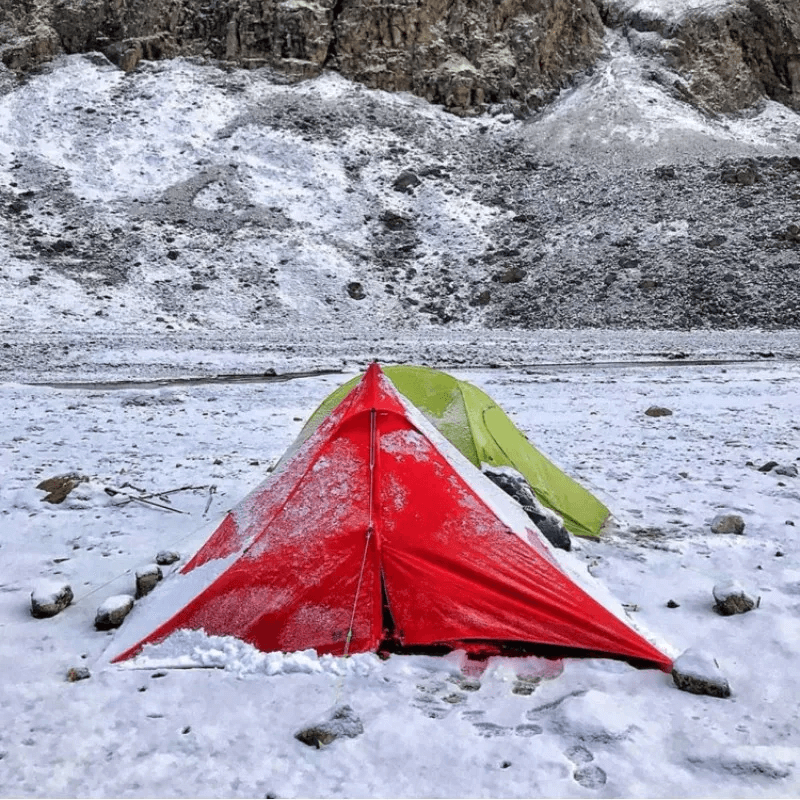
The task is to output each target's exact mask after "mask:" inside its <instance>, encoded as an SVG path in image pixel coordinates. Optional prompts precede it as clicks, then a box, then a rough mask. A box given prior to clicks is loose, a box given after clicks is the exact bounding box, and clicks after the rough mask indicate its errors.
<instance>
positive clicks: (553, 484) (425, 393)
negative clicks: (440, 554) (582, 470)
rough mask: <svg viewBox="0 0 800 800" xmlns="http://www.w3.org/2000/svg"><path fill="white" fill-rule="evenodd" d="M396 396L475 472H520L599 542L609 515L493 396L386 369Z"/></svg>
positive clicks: (324, 410) (329, 404) (426, 374)
mask: <svg viewBox="0 0 800 800" xmlns="http://www.w3.org/2000/svg"><path fill="white" fill-rule="evenodd" d="M383 371H384V373H385V374H386V376H387V377H388V378H389V379H390V380H391V381H392V383H393V384H394V385H395V387H396V388H397V390H398V391H399V392H400V393H401V394H402V395H404V396H405V397H406V398H407V399H408V400H410V401H411V403H413V404H414V405H415V406H417V408H419V409H420V410H421V411H422V413H423V414H425V416H426V417H427V418H428V419H429V420H430V421H431V422H432V423H433V424H434V425H435V426H436V427H437V428H438V429H439V431H440V432H441V433H442V435H443V436H445V437H446V438H447V439H448V440H449V441H450V442H452V443H453V445H455V446H456V447H457V448H458V449H459V450H460V451H461V452H462V453H463V455H464V456H466V458H468V459H469V460H470V461H471V462H472V463H473V464H474V465H475V466H476V467H479V468H480V465H481V463H486V464H491V465H492V466H498V467H503V466H505V467H513V468H514V469H516V470H517V471H518V472H521V473H522V474H523V475H524V476H525V479H526V480H527V481H528V483H529V484H530V485H531V486H532V487H533V488H534V490H535V491H536V496H537V497H538V498H539V500H540V501H541V502H542V503H544V505H546V506H548V507H549V508H552V509H553V510H554V511H556V512H557V513H558V514H560V515H561V516H562V517H563V518H564V524H565V525H566V527H567V529H568V530H569V531H570V532H571V533H574V534H576V535H578V536H597V535H598V534H599V533H600V528H601V526H602V524H603V522H604V521H605V519H606V517H607V516H608V509H607V508H606V507H605V506H604V505H603V504H602V503H601V502H600V501H599V500H598V499H597V498H596V497H594V496H593V495H592V494H591V493H590V492H588V491H587V490H586V489H584V488H583V487H582V486H581V485H580V484H579V483H577V482H576V481H574V480H573V479H572V478H570V477H569V476H568V475H566V474H564V473H563V472H562V471H561V470H560V469H559V468H558V467H557V466H556V465H555V464H553V462H552V461H550V460H549V459H548V458H546V457H545V456H544V455H543V454H542V453H540V452H539V451H538V450H537V449H536V448H535V447H533V446H532V445H531V444H530V442H529V441H528V440H527V439H526V438H525V436H524V435H523V434H522V433H521V432H520V430H519V429H518V428H517V427H516V425H514V423H513V422H511V420H510V419H509V418H508V417H507V416H506V414H505V413H504V412H503V410H502V409H501V408H500V407H499V406H498V405H497V404H496V403H495V402H494V400H492V398H491V397H489V395H487V394H486V393H485V392H483V391H481V390H480V389H478V388H477V386H473V385H472V384H470V383H467V382H466V381H460V380H458V379H456V378H454V377H452V376H451V375H448V374H447V373H445V372H440V371H439V370H434V369H430V368H429V367H416V366H405V365H404V366H396V367H384V368H383ZM359 380H361V376H358V377H356V378H353V379H352V380H351V381H348V382H347V383H346V384H344V385H343V386H340V387H339V388H338V389H336V390H335V391H334V392H332V393H331V394H330V395H328V397H327V398H326V399H325V400H323V402H322V404H321V405H320V406H319V408H317V410H316V411H315V412H314V413H313V414H312V415H311V417H310V418H309V420H308V422H307V423H306V424H305V426H304V427H303V430H302V431H301V432H300V435H299V437H298V439H297V441H296V442H295V443H294V445H293V446H292V447H291V448H290V450H289V452H288V453H287V456H285V457H284V459H282V461H285V460H286V458H287V457H288V455H290V454H291V453H293V452H295V451H296V450H297V448H298V447H299V446H300V445H301V444H302V443H303V442H304V441H305V440H306V439H307V438H308V437H309V436H310V435H311V433H312V432H313V431H315V430H316V429H317V427H318V426H319V425H320V423H321V422H322V420H323V419H324V418H325V417H326V416H327V415H328V414H329V413H330V412H331V411H332V410H333V409H334V408H336V406H337V405H338V404H339V403H340V402H341V401H342V400H344V398H345V397H346V396H347V394H348V393H349V392H350V390H351V389H352V388H353V387H354V386H355V385H356V384H357V383H358V381H359Z"/></svg>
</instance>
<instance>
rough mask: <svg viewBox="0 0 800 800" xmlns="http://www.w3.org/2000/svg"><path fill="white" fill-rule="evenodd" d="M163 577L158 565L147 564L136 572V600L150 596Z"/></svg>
mask: <svg viewBox="0 0 800 800" xmlns="http://www.w3.org/2000/svg"><path fill="white" fill-rule="evenodd" d="M163 577H164V575H163V573H162V572H161V567H159V566H158V564H148V565H147V566H146V567H142V568H141V569H137V570H136V599H137V600H138V599H139V598H141V597H144V596H145V595H146V594H150V592H152V591H153V589H155V588H156V585H157V584H158V582H159V581H160V580H161V579H162V578H163Z"/></svg>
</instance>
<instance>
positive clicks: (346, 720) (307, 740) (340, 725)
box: [294, 705, 364, 749]
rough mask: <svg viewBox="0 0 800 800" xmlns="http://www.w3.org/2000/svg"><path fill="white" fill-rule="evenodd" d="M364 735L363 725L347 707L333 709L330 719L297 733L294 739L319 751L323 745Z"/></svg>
mask: <svg viewBox="0 0 800 800" xmlns="http://www.w3.org/2000/svg"><path fill="white" fill-rule="evenodd" d="M362 733H364V725H363V724H362V722H361V720H360V719H359V717H358V715H357V714H356V713H355V711H353V709H352V708H351V707H350V706H348V705H344V706H338V707H337V708H335V709H334V710H333V712H332V714H331V716H330V718H329V719H328V720H326V721H324V722H320V723H318V724H316V725H311V726H309V727H308V728H303V729H302V730H300V731H298V732H297V733H296V734H295V735H294V738H295V739H297V740H298V741H300V742H302V743H303V744H307V745H308V746H309V747H316V748H317V749H320V748H322V747H324V746H325V745H328V744H330V743H331V742H333V741H335V740H336V739H339V738H341V737H346V738H348V739H352V738H354V737H356V736H359V735H361V734H362Z"/></svg>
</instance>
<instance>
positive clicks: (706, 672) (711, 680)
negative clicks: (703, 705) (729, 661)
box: [672, 648, 731, 697]
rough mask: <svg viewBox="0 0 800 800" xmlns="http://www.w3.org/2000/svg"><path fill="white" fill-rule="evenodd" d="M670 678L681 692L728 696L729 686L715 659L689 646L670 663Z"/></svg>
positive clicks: (729, 692)
mask: <svg viewBox="0 0 800 800" xmlns="http://www.w3.org/2000/svg"><path fill="white" fill-rule="evenodd" d="M672 680H673V681H674V682H675V685H676V686H677V687H678V688H679V689H680V690H681V691H683V692H690V693H691V694H707V695H709V696H710V697H730V694H731V687H730V685H729V683H728V680H727V678H725V676H724V675H723V674H722V672H721V671H720V669H719V666H718V665H717V663H716V661H714V660H713V659H711V658H709V657H708V656H706V655H703V654H702V653H699V652H697V651H695V650H694V649H692V648H690V649H689V650H686V651H685V652H684V653H682V654H681V655H680V656H678V658H676V659H675V661H674V663H673V664H672Z"/></svg>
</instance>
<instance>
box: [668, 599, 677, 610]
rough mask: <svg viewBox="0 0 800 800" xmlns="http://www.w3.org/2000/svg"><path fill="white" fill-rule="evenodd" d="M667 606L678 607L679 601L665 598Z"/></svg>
mask: <svg viewBox="0 0 800 800" xmlns="http://www.w3.org/2000/svg"><path fill="white" fill-rule="evenodd" d="M667 608H680V603H676V602H675V601H674V600H667Z"/></svg>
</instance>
